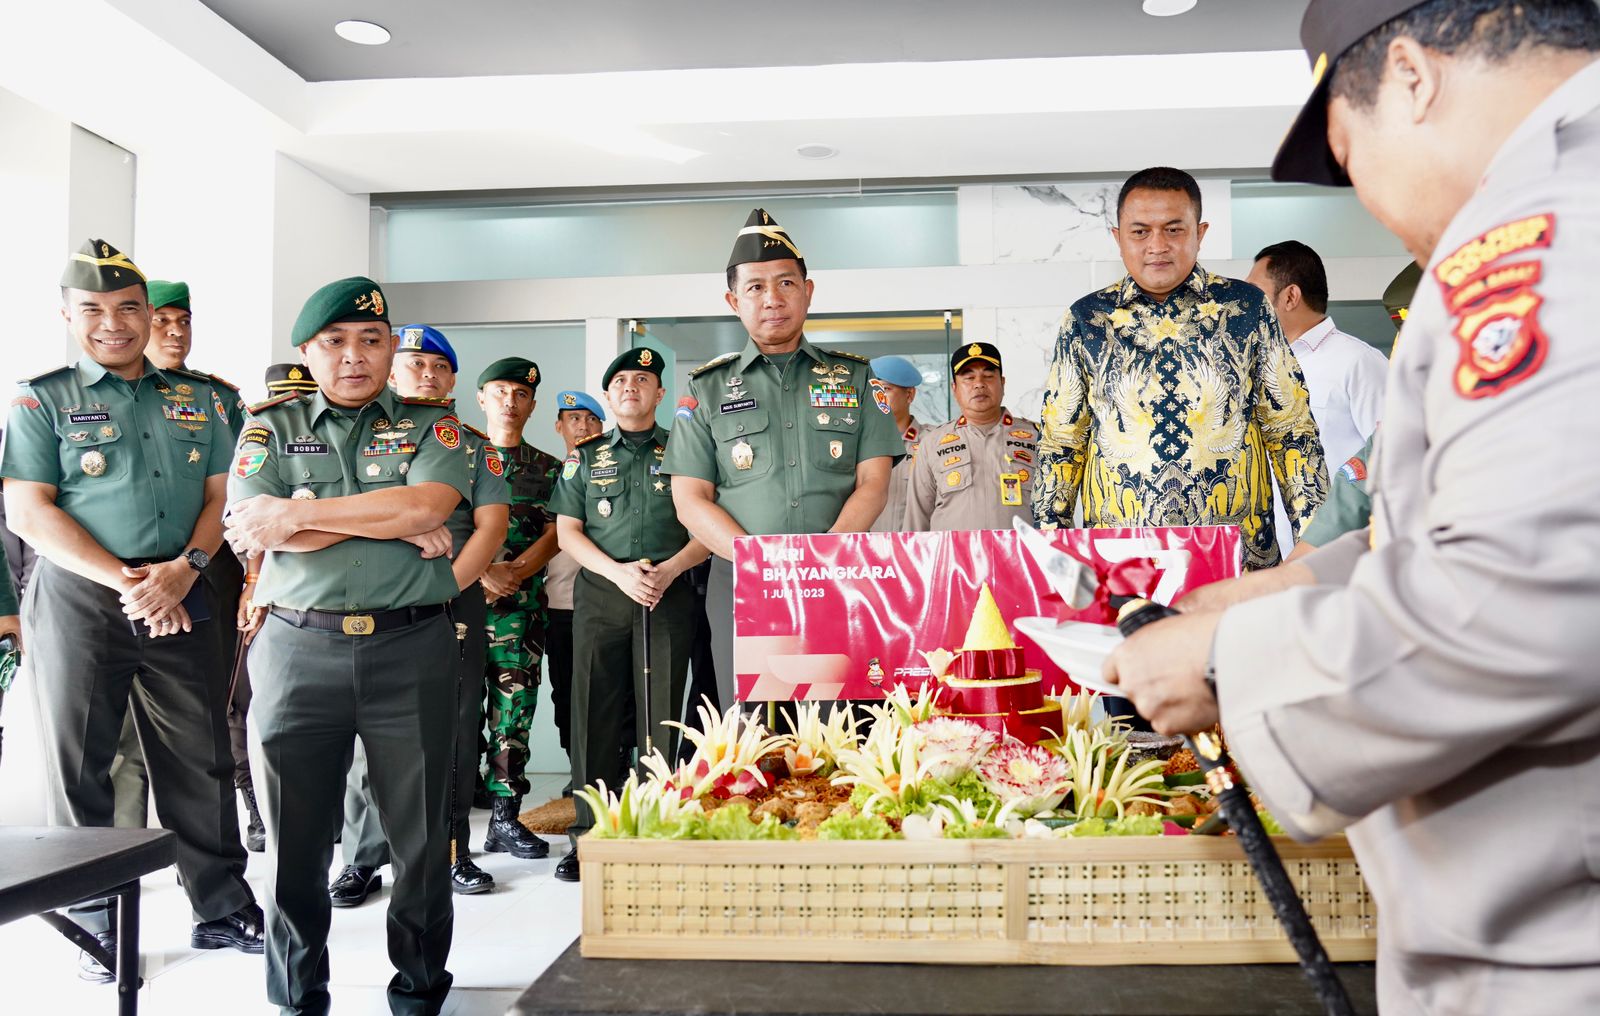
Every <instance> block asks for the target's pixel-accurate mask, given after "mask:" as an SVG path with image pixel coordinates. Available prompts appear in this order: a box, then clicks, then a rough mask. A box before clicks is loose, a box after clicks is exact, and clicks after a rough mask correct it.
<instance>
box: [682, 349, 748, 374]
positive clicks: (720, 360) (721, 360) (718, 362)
mask: <svg viewBox="0 0 1600 1016" xmlns="http://www.w3.org/2000/svg"><path fill="white" fill-rule="evenodd" d="M738 358H739V354H738V353H737V352H733V353H723V354H722V355H721V356H719V357H717V358H716V359H715V360H711V361H708V362H706V363H702V364H701V365H700V366H698V367H696V368H695V369H694V370H691V371H690V372H689V376H690V377H699V376H700V375H701V374H704V373H705V372H706V371H708V370H710V369H711V368H713V367H720V366H722V365H723V364H725V363H727V362H728V361H730V360H737V359H738Z"/></svg>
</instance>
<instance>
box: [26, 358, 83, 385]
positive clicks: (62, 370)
mask: <svg viewBox="0 0 1600 1016" xmlns="http://www.w3.org/2000/svg"><path fill="white" fill-rule="evenodd" d="M74 369H76V368H75V367H74V366H73V365H72V364H70V363H69V364H67V365H66V366H64V367H57V368H56V369H55V370H47V371H45V372H44V373H43V374H35V375H34V376H33V377H30V378H28V379H27V380H26V381H24V382H22V383H23V384H25V385H31V384H33V383H34V382H35V381H43V380H44V379H45V378H51V377H55V376H56V375H57V374H63V373H65V372H67V371H69V370H74Z"/></svg>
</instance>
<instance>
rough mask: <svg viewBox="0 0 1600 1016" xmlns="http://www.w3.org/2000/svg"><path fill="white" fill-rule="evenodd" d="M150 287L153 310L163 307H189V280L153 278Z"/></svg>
mask: <svg viewBox="0 0 1600 1016" xmlns="http://www.w3.org/2000/svg"><path fill="white" fill-rule="evenodd" d="M149 287H150V309H151V310H160V309H161V308H163V307H182V308H183V309H184V310H188V309H189V284H188V283H187V282H168V281H167V280H166V279H151V280H150V282H149Z"/></svg>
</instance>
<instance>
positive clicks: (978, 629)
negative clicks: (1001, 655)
mask: <svg viewBox="0 0 1600 1016" xmlns="http://www.w3.org/2000/svg"><path fill="white" fill-rule="evenodd" d="M1015 648H1017V644H1016V643H1015V642H1014V641H1012V639H1011V632H1010V630H1009V629H1008V628H1006V621H1005V618H1003V617H1001V616H1000V606H999V604H997V603H995V602H994V593H991V592H990V591H989V583H987V582H985V583H984V584H983V591H982V592H980V593H979V594H978V606H977V608H976V609H975V610H973V612H972V624H970V625H968V626H967V639H966V643H965V644H964V645H962V647H961V651H962V652H964V653H965V652H972V651H979V652H981V651H983V650H985V649H1015Z"/></svg>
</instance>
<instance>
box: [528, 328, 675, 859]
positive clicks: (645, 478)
mask: <svg viewBox="0 0 1600 1016" xmlns="http://www.w3.org/2000/svg"><path fill="white" fill-rule="evenodd" d="M601 384H602V385H603V386H604V387H605V390H606V400H607V401H608V402H610V404H611V411H612V413H614V414H615V415H616V418H617V426H616V428H615V429H614V430H612V431H611V432H610V433H607V434H597V435H595V436H594V437H591V438H588V439H586V440H584V441H582V442H580V443H579V444H578V446H577V448H575V449H574V450H573V452H572V454H571V455H569V456H567V460H566V462H565V463H564V464H563V465H562V467H561V482H560V483H559V484H557V485H556V493H555V497H553V498H552V499H551V501H550V508H551V510H552V511H553V512H555V513H556V515H557V519H556V528H557V531H558V533H559V534H560V539H561V549H562V550H563V551H564V552H566V553H568V554H570V555H572V557H573V559H574V560H575V561H577V562H578V564H580V565H581V566H582V567H583V570H582V571H581V572H579V573H578V580H577V583H576V585H575V586H574V588H573V601H572V602H573V608H572V614H573V619H574V620H573V638H572V642H573V673H572V785H573V786H574V787H583V786H587V785H588V784H591V783H594V782H595V781H596V780H604V781H605V784H606V786H608V787H616V786H619V785H620V784H621V783H622V780H623V778H624V770H625V766H624V765H623V763H622V759H621V753H622V750H623V748H624V746H626V745H628V744H630V743H634V742H633V740H632V739H633V738H637V743H638V745H639V747H640V750H641V751H643V750H647V746H650V747H655V748H659V749H660V750H661V752H662V753H663V754H664V755H666V757H667V758H669V759H672V758H676V755H677V752H676V748H675V747H674V744H673V741H674V736H673V734H674V728H672V727H668V726H665V725H664V724H665V723H666V721H667V720H676V719H678V718H679V715H680V712H681V708H682V704H683V691H684V687H685V685H686V684H687V682H688V677H689V654H690V649H691V645H692V642H693V638H694V631H695V619H694V612H695V609H696V607H697V605H698V602H699V600H698V597H697V596H696V595H695V591H694V584H693V582H692V580H690V578H689V576H688V575H686V574H685V573H686V572H687V571H688V569H690V568H693V567H694V566H695V565H697V564H699V563H700V562H701V561H704V560H705V559H706V549H705V547H704V546H702V545H701V544H700V543H699V542H698V541H696V540H695V539H693V538H692V537H690V535H689V531H688V530H687V529H685V528H684V527H683V523H682V522H679V521H678V512H677V509H676V507H675V506H674V505H673V503H672V478H671V477H670V476H667V475H664V474H663V473H662V471H661V470H662V461H663V460H664V458H665V456H666V452H667V447H668V444H669V442H668V440H667V430H666V428H664V427H661V426H659V425H657V423H656V407H657V406H658V405H660V404H661V397H662V395H663V394H665V392H664V389H663V388H662V387H661V354H660V353H658V352H657V351H655V350H653V349H651V348H650V347H648V346H640V347H638V348H635V349H630V350H628V351H627V352H625V353H623V354H622V355H620V356H618V357H617V358H616V359H615V360H613V361H611V366H609V367H607V368H606V372H605V376H604V377H603V378H602V380H601ZM644 612H648V613H649V615H650V632H649V637H650V641H649V644H648V645H646V643H645V632H644V617H643V613H644ZM647 680H648V682H649V683H648V686H647V685H646V681H647ZM630 702H631V703H632V705H633V707H634V708H633V714H634V716H635V717H636V719H635V721H634V722H635V726H636V729H635V730H634V731H632V732H629V733H628V734H626V735H625V734H624V731H623V730H622V724H623V722H624V718H625V716H626V715H627V714H628V713H629V709H628V705H629V704H630ZM593 826H594V815H593V814H591V813H590V811H589V807H588V805H586V804H585V803H584V802H583V801H581V800H580V801H578V820H577V822H576V823H574V824H573V826H572V827H571V829H569V830H568V833H569V834H570V835H571V836H572V837H573V839H574V842H576V838H577V837H578V836H580V835H582V834H583V833H585V832H587V831H588V830H589V829H591V828H593ZM556 878H559V879H562V880H563V881H568V882H576V881H577V880H578V853H577V850H576V849H573V850H572V851H570V852H568V854H567V856H566V857H564V858H562V860H561V863H560V864H558V865H557V866H556Z"/></svg>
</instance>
